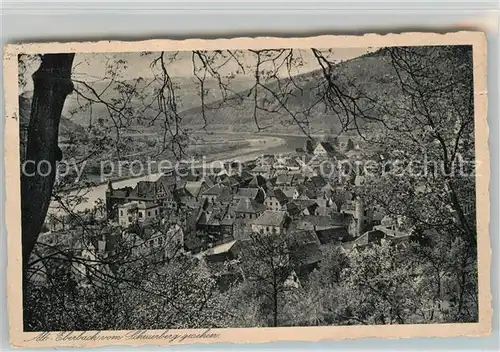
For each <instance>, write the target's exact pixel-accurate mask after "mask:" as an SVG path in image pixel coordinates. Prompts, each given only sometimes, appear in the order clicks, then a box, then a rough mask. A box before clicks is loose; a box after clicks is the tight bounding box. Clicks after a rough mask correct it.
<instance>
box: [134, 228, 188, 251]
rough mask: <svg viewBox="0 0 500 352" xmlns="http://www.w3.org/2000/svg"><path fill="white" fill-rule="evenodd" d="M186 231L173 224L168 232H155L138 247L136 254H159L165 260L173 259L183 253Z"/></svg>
mask: <svg viewBox="0 0 500 352" xmlns="http://www.w3.org/2000/svg"><path fill="white" fill-rule="evenodd" d="M183 243H184V231H183V230H182V228H181V227H180V226H179V225H178V224H173V225H172V226H171V227H170V228H169V229H168V230H167V231H155V232H154V233H152V234H151V235H150V236H147V238H145V239H144V242H143V243H142V244H141V245H140V246H138V251H137V253H136V254H141V253H142V254H144V253H157V254H158V255H160V256H162V257H163V258H173V257H174V256H176V255H177V254H178V253H181V252H182V251H183Z"/></svg>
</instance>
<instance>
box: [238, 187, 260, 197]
mask: <svg viewBox="0 0 500 352" xmlns="http://www.w3.org/2000/svg"><path fill="white" fill-rule="evenodd" d="M259 191H260V190H259V188H240V189H238V192H236V194H235V195H234V198H235V199H241V198H250V199H255V198H257V195H258V194H259Z"/></svg>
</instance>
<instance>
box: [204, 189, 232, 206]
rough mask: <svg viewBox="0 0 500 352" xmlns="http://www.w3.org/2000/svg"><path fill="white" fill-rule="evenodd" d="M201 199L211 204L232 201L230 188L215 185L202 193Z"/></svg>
mask: <svg viewBox="0 0 500 352" xmlns="http://www.w3.org/2000/svg"><path fill="white" fill-rule="evenodd" d="M201 197H202V198H203V199H206V200H207V201H208V202H209V203H212V204H214V203H216V202H219V203H227V202H230V201H231V200H232V192H231V188H229V187H227V186H222V185H219V184H217V185H215V186H213V187H210V188H209V189H207V190H206V191H205V192H203V193H202V194H201Z"/></svg>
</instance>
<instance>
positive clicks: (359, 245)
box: [342, 230, 386, 253]
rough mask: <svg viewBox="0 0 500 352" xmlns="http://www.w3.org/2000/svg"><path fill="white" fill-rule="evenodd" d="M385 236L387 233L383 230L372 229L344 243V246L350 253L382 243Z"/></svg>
mask: <svg viewBox="0 0 500 352" xmlns="http://www.w3.org/2000/svg"><path fill="white" fill-rule="evenodd" d="M384 237H386V234H385V233H383V232H382V231H380V230H371V231H367V232H365V233H364V234H363V235H361V236H359V237H358V238H356V239H355V240H354V241H352V242H347V243H345V244H342V247H343V248H344V250H345V251H346V252H348V253H349V252H351V251H353V250H362V249H364V248H366V247H369V246H372V245H373V244H380V243H381V241H382V239H383V238H384Z"/></svg>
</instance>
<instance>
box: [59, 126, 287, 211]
mask: <svg viewBox="0 0 500 352" xmlns="http://www.w3.org/2000/svg"><path fill="white" fill-rule="evenodd" d="M247 141H248V147H245V148H243V149H238V150H234V151H230V152H223V153H216V154H214V155H211V156H210V157H209V158H205V159H204V160H199V161H195V163H194V164H193V166H192V167H193V168H200V167H203V166H204V164H205V165H206V164H210V163H213V162H214V161H220V162H228V161H233V160H238V161H240V162H246V161H249V160H252V159H255V158H258V157H259V156H260V155H262V154H266V153H265V152H266V151H267V150H270V149H275V148H279V147H285V146H286V145H287V141H286V140H285V138H280V137H274V136H262V137H259V138H255V136H249V138H248V139H247ZM291 150H293V149H291ZM189 167H191V165H189ZM162 174H163V173H161V172H159V173H154V174H145V175H137V176H124V177H121V178H120V177H114V178H110V179H104V180H100V181H99V182H96V183H95V185H94V186H91V187H82V186H81V185H77V186H75V187H71V188H67V189H65V190H64V191H62V192H61V193H63V194H66V196H69V197H78V196H79V195H81V194H85V198H86V199H85V201H83V202H80V203H79V204H78V205H76V206H74V207H73V211H84V210H86V209H91V208H93V207H94V206H95V203H96V202H97V201H98V200H99V199H104V197H105V194H106V189H107V183H108V181H109V180H111V182H112V183H113V187H114V188H123V187H135V185H136V184H137V183H138V182H139V181H156V180H157V179H158V178H159V177H160V176H161V175H162ZM49 213H50V214H54V215H61V214H63V213H64V212H63V211H62V210H61V209H59V207H58V204H57V203H55V202H53V203H52V204H51V206H50V207H49Z"/></svg>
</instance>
